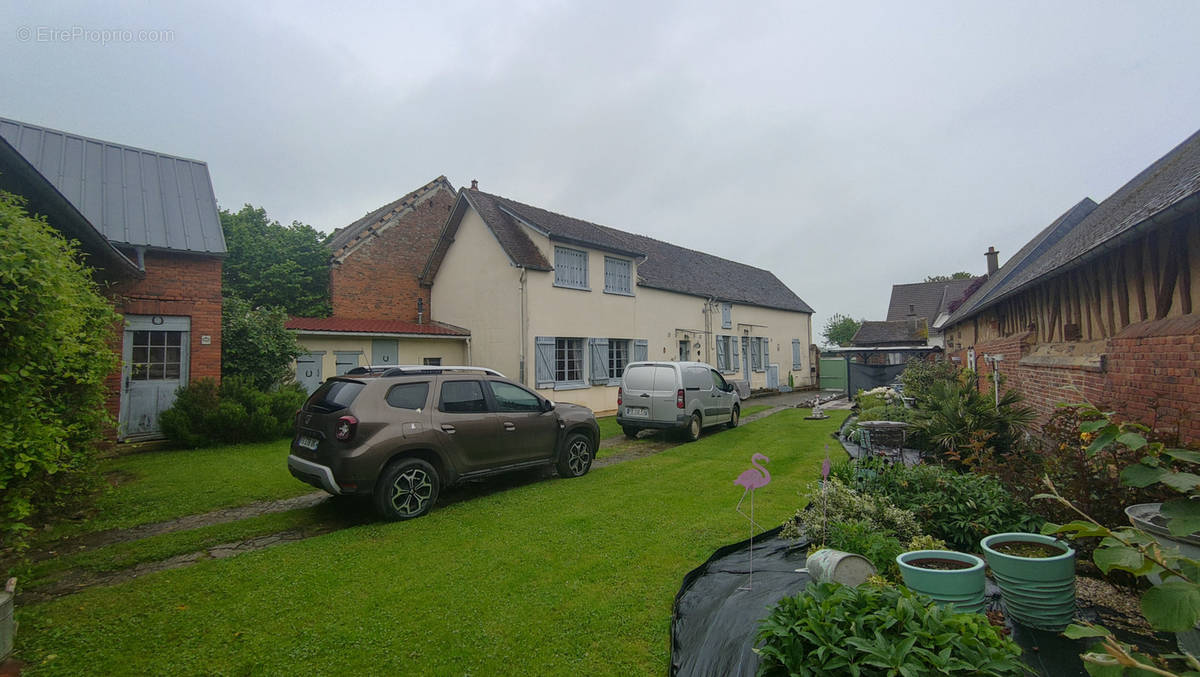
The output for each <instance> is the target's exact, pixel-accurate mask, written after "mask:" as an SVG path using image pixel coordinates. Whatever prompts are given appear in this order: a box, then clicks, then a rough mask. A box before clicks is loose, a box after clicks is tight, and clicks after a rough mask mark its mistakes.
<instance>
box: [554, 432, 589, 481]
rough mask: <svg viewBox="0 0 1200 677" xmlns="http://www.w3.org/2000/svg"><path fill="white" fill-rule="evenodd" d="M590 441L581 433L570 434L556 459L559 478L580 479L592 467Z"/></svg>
mask: <svg viewBox="0 0 1200 677" xmlns="http://www.w3.org/2000/svg"><path fill="white" fill-rule="evenodd" d="M594 455H595V453H594V450H593V449H592V441H591V440H590V439H588V436H587V435H584V434H583V433H571V434H570V435H568V436H567V441H566V442H564V443H563V450H562V453H561V454H559V457H558V476H559V477H582V476H583V475H586V474H587V471H588V470H590V469H591V467H592V457H593V456H594Z"/></svg>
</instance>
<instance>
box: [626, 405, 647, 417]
mask: <svg viewBox="0 0 1200 677" xmlns="http://www.w3.org/2000/svg"><path fill="white" fill-rule="evenodd" d="M625 415H626V416H628V417H629V418H647V417H649V416H650V410H649V409H647V408H645V407H625Z"/></svg>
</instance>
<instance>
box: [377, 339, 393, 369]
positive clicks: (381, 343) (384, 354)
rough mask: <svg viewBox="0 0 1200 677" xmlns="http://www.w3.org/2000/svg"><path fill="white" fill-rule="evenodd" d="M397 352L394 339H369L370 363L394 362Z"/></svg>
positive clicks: (388, 363) (389, 363) (390, 363)
mask: <svg viewBox="0 0 1200 677" xmlns="http://www.w3.org/2000/svg"><path fill="white" fill-rule="evenodd" d="M397 352H398V350H397V345H396V341H395V339H375V340H373V341H371V364H377V365H384V364H387V365H392V364H396V353H397Z"/></svg>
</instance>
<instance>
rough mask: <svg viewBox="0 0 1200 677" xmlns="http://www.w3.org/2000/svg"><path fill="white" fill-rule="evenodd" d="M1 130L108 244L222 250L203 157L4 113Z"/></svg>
mask: <svg viewBox="0 0 1200 677" xmlns="http://www.w3.org/2000/svg"><path fill="white" fill-rule="evenodd" d="M0 136H3V137H4V138H5V140H7V141H8V142H9V144H11V145H12V146H13V147H14V148H16V149H17V151H18V152H20V153H21V155H22V157H24V158H25V159H26V160H28V161H29V163H30V164H31V165H33V166H34V167H35V168H36V169H37V170H38V172H39V173H41V174H42V175H43V176H45V177H46V180H47V181H49V182H50V183H51V184H52V185H53V186H54V187H55V188H56V189H57V190H58V191H59V192H60V193H62V195H63V197H65V198H66V199H67V200H68V201H69V202H70V203H71V204H72V205H74V206H75V208H76V209H78V210H79V212H80V213H82V214H83V215H84V217H86V218H87V220H88V221H89V222H91V224H92V225H93V226H95V227H96V229H97V230H99V231H100V232H101V233H103V234H104V236H105V237H106V238H108V239H109V241H111V242H113V243H114V244H118V245H128V246H133V247H150V248H153V249H165V250H175V251H188V252H201V253H207V254H223V253H225V236H224V234H223V233H222V232H221V220H220V218H219V217H218V215H217V200H216V198H215V197H214V195H213V189H212V180H211V179H210V178H209V175H208V165H206V164H204V163H203V162H200V161H198V160H189V159H187V158H181V157H176V156H173V155H166V154H164V153H157V152H155V151H150V150H144V149H141V148H133V147H131V146H123V145H119V144H116V143H112V142H109V141H100V140H98V139H91V138H87V137H83V136H79V135H77V134H69V133H67V132H60V131H57V130H54V129H47V128H45V127H38V126H35V125H31V124H27V123H24V122H18V121H16V120H9V119H6V118H0Z"/></svg>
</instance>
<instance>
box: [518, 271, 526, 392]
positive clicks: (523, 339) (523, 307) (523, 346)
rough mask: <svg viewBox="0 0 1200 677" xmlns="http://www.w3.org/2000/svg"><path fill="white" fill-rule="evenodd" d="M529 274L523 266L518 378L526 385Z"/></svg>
mask: <svg viewBox="0 0 1200 677" xmlns="http://www.w3.org/2000/svg"><path fill="white" fill-rule="evenodd" d="M528 274H529V270H528V269H527V268H525V267H524V266H521V367H520V372H521V374H520V378H519V379H518V380H519V381H520V382H521V383H524V384H525V385H529V383H528V382H527V381H526V380H525V351H526V350H527V348H526V344H527V343H528V342H529V285H528V284H527V281H526V277H527V276H528Z"/></svg>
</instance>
